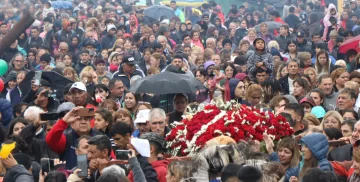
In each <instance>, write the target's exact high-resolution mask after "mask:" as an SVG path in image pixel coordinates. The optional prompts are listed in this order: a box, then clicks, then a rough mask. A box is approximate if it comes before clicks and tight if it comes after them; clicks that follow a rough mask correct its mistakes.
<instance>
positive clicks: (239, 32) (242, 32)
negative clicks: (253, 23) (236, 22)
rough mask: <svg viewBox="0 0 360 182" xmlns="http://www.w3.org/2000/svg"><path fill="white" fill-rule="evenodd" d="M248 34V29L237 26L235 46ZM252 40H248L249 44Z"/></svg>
mask: <svg viewBox="0 0 360 182" xmlns="http://www.w3.org/2000/svg"><path fill="white" fill-rule="evenodd" d="M247 34H248V30H247V29H244V28H238V29H237V30H236V32H235V42H233V43H235V44H236V46H239V44H240V41H241V40H242V39H243V38H244V37H245V36H246V35H247ZM251 44H252V42H250V45H251Z"/></svg>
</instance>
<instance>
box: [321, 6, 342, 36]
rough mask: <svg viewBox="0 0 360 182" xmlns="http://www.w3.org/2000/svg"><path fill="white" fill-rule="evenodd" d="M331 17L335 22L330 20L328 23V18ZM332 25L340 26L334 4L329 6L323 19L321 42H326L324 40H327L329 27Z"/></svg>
mask: <svg viewBox="0 0 360 182" xmlns="http://www.w3.org/2000/svg"><path fill="white" fill-rule="evenodd" d="M331 17H333V18H335V20H334V19H333V18H332V21H333V22H331V21H330V18H331ZM333 23H334V24H335V25H339V26H340V17H339V16H338V13H337V10H336V7H335V5H334V4H329V9H328V11H327V13H326V15H325V17H324V27H325V28H324V33H323V37H322V40H323V41H326V40H329V36H328V35H329V34H328V33H330V31H331V30H330V31H329V30H328V29H329V27H331V26H332V25H333Z"/></svg>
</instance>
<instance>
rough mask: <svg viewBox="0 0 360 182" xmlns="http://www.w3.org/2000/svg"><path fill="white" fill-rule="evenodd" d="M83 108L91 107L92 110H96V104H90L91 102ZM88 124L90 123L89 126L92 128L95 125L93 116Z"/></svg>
mask: <svg viewBox="0 0 360 182" xmlns="http://www.w3.org/2000/svg"><path fill="white" fill-rule="evenodd" d="M85 108H93V109H94V111H96V109H97V108H96V106H94V105H92V104H86V106H85ZM90 125H91V128H94V126H95V120H94V118H93V119H92V120H91V121H90Z"/></svg>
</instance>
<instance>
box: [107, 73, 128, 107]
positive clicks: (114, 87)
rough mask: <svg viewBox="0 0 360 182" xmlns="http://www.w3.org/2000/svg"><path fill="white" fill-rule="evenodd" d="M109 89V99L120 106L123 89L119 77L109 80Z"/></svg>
mask: <svg viewBox="0 0 360 182" xmlns="http://www.w3.org/2000/svg"><path fill="white" fill-rule="evenodd" d="M109 90H110V93H111V94H110V97H111V99H112V100H114V101H115V102H116V104H118V106H121V104H122V102H123V99H124V98H123V96H124V90H125V87H124V84H123V82H122V81H121V80H120V79H119V78H113V79H111V80H110V82H109Z"/></svg>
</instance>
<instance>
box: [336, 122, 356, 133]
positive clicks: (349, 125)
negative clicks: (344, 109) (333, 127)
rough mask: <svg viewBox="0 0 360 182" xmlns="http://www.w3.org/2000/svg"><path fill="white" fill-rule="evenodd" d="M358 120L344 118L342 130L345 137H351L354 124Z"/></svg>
mask: <svg viewBox="0 0 360 182" xmlns="http://www.w3.org/2000/svg"><path fill="white" fill-rule="evenodd" d="M356 121H357V120H352V119H349V120H344V121H343V122H342V123H341V127H340V130H341V133H342V135H343V136H344V137H351V135H352V133H353V131H354V125H355V123H356Z"/></svg>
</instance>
